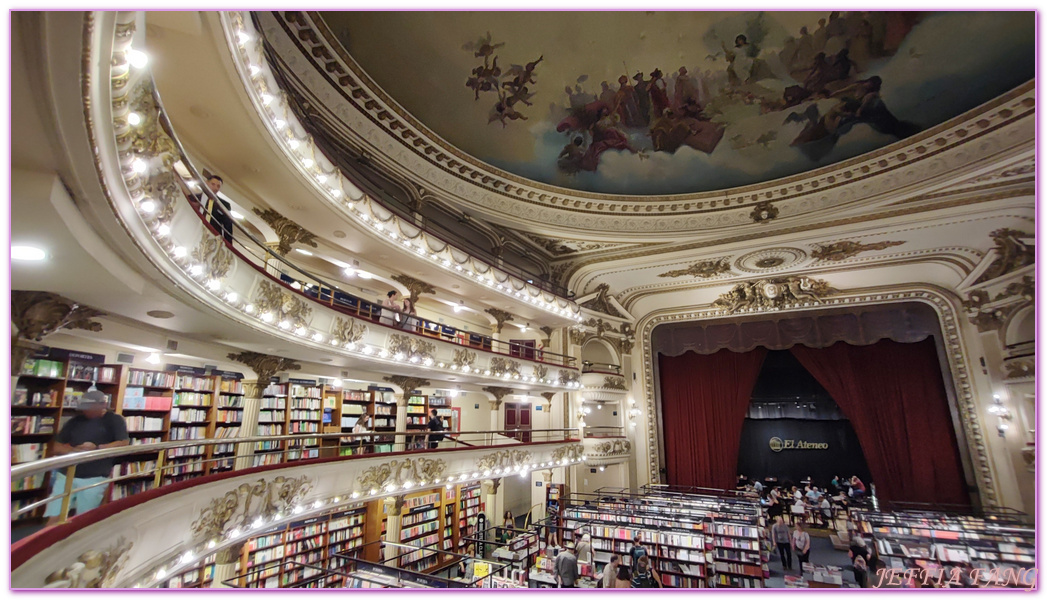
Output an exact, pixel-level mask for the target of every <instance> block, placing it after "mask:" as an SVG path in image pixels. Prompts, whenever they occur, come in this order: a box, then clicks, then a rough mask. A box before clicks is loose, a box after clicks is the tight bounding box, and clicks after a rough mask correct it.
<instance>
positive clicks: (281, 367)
mask: <svg viewBox="0 0 1047 600" xmlns="http://www.w3.org/2000/svg"><path fill="white" fill-rule="evenodd" d="M227 357H228V358H229V360H233V361H236V362H238V363H243V364H245V365H247V366H249V367H251V370H252V371H254V372H255V374H257V375H258V384H259V385H260V386H261V387H262V388H264V387H265V386H266V385H268V384H269V381H270V380H271V379H272V378H273V377H274V376H275V375H276V374H277V373H280V372H281V371H297V370H299V369H301V368H302V365H300V364H298V363H296V362H294V361H293V360H291V359H289V358H283V357H279V356H271V355H269V354H262V353H260V352H250V351H244V352H237V353H230V354H228V355H227ZM252 397H257V396H252Z"/></svg>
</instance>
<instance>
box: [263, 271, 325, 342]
mask: <svg viewBox="0 0 1047 600" xmlns="http://www.w3.org/2000/svg"><path fill="white" fill-rule="evenodd" d="M255 305H256V307H257V310H258V314H259V315H264V314H265V313H270V314H272V315H273V320H272V322H273V323H280V322H281V321H287V322H288V323H290V325H291V326H290V327H289V328H288V329H291V330H294V329H297V328H299V327H308V326H309V321H308V319H309V315H310V314H311V313H312V312H313V309H312V307H311V306H309V305H308V304H306V303H305V301H304V300H302V299H301V298H299V297H298V296H295V295H293V294H290V293H288V292H287V290H285V289H284V288H283V287H281V286H279V285H277V284H276V283H273V282H271V281H262V282H261V283H260V284H259V285H258V294H257V299H256V301H255Z"/></svg>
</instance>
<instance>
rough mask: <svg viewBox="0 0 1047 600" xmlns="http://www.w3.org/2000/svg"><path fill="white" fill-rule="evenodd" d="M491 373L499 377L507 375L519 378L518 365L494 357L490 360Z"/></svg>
mask: <svg viewBox="0 0 1047 600" xmlns="http://www.w3.org/2000/svg"><path fill="white" fill-rule="evenodd" d="M491 373H493V374H495V375H498V376H499V377H500V376H502V375H503V374H505V373H508V374H509V375H510V376H512V377H515V378H519V377H520V363H518V362H516V361H515V360H510V359H508V358H502V357H500V356H496V357H494V358H492V359H491Z"/></svg>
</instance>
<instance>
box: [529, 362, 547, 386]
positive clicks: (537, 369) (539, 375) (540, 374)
mask: <svg viewBox="0 0 1047 600" xmlns="http://www.w3.org/2000/svg"><path fill="white" fill-rule="evenodd" d="M548 376H549V367H547V366H545V365H535V366H534V375H532V377H535V378H536V379H538V381H542V382H544V381H545V378H546V377H548Z"/></svg>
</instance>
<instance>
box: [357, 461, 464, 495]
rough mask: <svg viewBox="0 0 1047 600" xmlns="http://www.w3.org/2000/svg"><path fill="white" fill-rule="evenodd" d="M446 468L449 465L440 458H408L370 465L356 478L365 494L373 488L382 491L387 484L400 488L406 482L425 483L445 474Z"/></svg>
mask: <svg viewBox="0 0 1047 600" xmlns="http://www.w3.org/2000/svg"><path fill="white" fill-rule="evenodd" d="M446 468H447V465H446V464H445V463H444V461H443V460H440V459H429V458H408V459H404V460H391V461H389V462H387V463H383V464H380V465H375V466H373V467H369V468H368V469H366V470H365V471H364V472H363V474H362V475H360V476H359V477H357V478H356V482H357V483H358V484H359V489H360V490H361V491H362V492H363V493H365V494H366V493H368V492H370V491H371V490H375V491H376V492H380V491H383V490H385V489H386V487H387V486H396V488H400V487H401V486H403V484H405V483H411V484H413V485H425V484H427V483H429V482H431V481H433V480H435V479H436V478H438V477H441V476H443V474H444V470H445V469H446Z"/></svg>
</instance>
